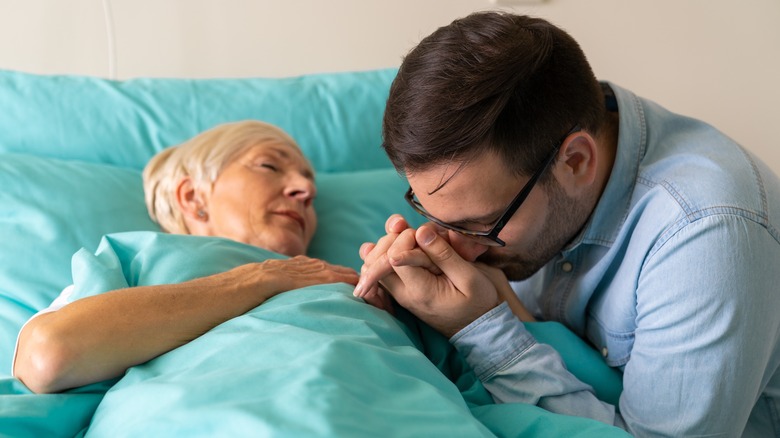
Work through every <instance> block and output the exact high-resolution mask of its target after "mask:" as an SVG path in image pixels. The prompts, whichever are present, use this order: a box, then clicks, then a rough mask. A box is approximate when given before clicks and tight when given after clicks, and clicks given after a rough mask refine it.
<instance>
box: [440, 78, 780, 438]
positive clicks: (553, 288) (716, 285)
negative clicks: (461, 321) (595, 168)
mask: <svg viewBox="0 0 780 438" xmlns="http://www.w3.org/2000/svg"><path fill="white" fill-rule="evenodd" d="M609 85H610V86H611V87H612V89H613V90H614V92H615V95H616V97H617V102H618V108H619V114H620V128H619V129H620V132H619V139H618V149H617V157H616V160H615V164H614V167H613V169H612V173H611V176H610V179H609V182H608V184H607V186H606V188H605V191H604V193H603V195H602V197H601V200H600V201H599V203H598V205H597V207H596V209H595V211H594V213H593V215H592V217H591V218H590V220H589V222H588V224H587V225H586V227H585V229H584V230H583V231H582V233H581V234H580V235H579V236H578V238H577V239H576V240H575V241H574V242H573V243H572V244H571V245H569V246H568V247H567V248H566V249H565V250H564V251H563V252H562V253H560V254H559V255H558V256H557V257H556V258H555V259H554V260H552V261H551V262H550V263H548V264H547V266H545V267H544V269H542V270H541V271H540V272H538V273H537V274H535V275H534V276H533V277H531V278H529V279H528V280H526V281H523V282H518V283H516V284H514V285H513V287H514V289H515V291H516V292H517V294H518V296H519V297H520V299H522V301H523V302H524V303H525V304H526V306H527V307H528V308H529V310H531V311H532V312H533V313H534V314H535V315H537V317H539V318H540V319H544V320H554V321H559V322H561V323H563V324H565V325H566V326H568V327H569V328H570V329H571V330H572V331H574V332H575V333H577V334H579V335H580V336H581V337H583V338H585V339H587V340H588V341H590V342H591V343H592V344H593V345H594V347H595V348H596V349H597V350H598V351H600V352H601V353H602V355H603V356H604V359H605V361H606V362H607V363H608V364H609V365H611V366H613V367H618V368H620V369H621V370H622V371H623V393H622V395H621V398H620V404H619V407H618V408H616V407H614V406H611V405H609V404H606V403H604V402H601V401H599V400H598V399H597V398H596V397H595V396H594V395H593V393H592V391H591V389H590V387H589V386H587V385H585V384H584V383H581V382H579V381H578V380H577V379H576V378H575V377H574V376H572V375H571V374H570V373H569V372H568V371H566V369H565V366H564V365H563V364H562V362H561V359H560V357H559V356H558V355H557V353H556V352H555V351H554V350H553V349H552V348H551V347H549V346H547V345H544V344H540V343H537V342H536V341H535V340H534V339H533V337H532V336H531V335H530V334H529V333H528V331H527V330H526V329H525V327H524V326H523V324H522V323H521V322H519V321H518V320H517V319H516V318H515V317H514V316H513V315H512V314H511V312H510V310H509V309H508V307H507V306H506V305H505V304H504V305H502V306H499V307H497V308H495V309H493V310H492V311H490V312H488V313H487V314H485V315H483V316H482V318H480V319H479V320H477V321H474V322H473V323H472V324H471V325H469V326H468V327H466V328H464V329H463V330H461V331H460V332H459V333H457V334H456V335H455V336H453V337H452V339H451V342H452V343H453V344H454V345H455V346H456V348H457V349H458V350H459V351H460V352H461V353H462V354H463V355H464V356H465V357H466V359H467V361H468V362H469V363H470V364H471V366H472V367H473V368H474V369H475V372H476V373H477V375H478V376H479V378H480V380H481V381H482V382H483V383H484V384H485V386H486V388H487V389H488V390H489V391H490V392H491V393H492V394H493V397H494V398H495V400H496V401H499V402H523V403H533V404H537V405H539V406H541V407H543V408H546V409H548V410H551V411H554V412H560V413H566V414H571V415H578V416H586V417H591V418H595V419H598V420H601V421H604V422H607V423H611V424H615V425H618V426H620V427H623V428H624V429H627V430H628V431H629V432H631V433H633V434H634V435H636V436H672V437H681V436H694V435H695V436H723V437H738V436H761V437H768V436H780V181H778V178H777V176H776V175H774V174H773V173H772V172H771V171H770V170H769V169H768V168H767V167H766V166H765V165H764V164H763V163H761V162H760V161H759V160H758V159H756V158H755V157H753V156H752V155H751V154H750V153H748V152H746V151H745V150H744V149H742V148H741V147H740V146H739V145H737V144H735V143H734V142H733V141H732V140H730V139H729V138H727V137H726V136H724V135H723V134H721V133H720V132H718V131H717V130H716V129H714V128H713V127H711V126H709V125H707V124H705V123H703V122H700V121H697V120H693V119H691V118H687V117H682V116H680V115H676V114H673V113H671V112H669V111H667V110H665V109H663V108H661V107H660V106H658V105H657V104H655V103H653V102H651V101H648V100H645V99H642V98H639V97H637V96H635V95H634V94H633V93H631V92H629V91H627V90H625V89H621V88H620V87H618V86H616V85H613V84H609Z"/></svg>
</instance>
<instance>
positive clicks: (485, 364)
mask: <svg viewBox="0 0 780 438" xmlns="http://www.w3.org/2000/svg"><path fill="white" fill-rule="evenodd" d="M450 342H451V343H452V345H454V346H455V348H456V349H457V350H458V352H460V354H461V355H463V357H464V358H465V359H466V362H468V364H469V365H470V366H471V367H472V368H473V369H474V373H476V375H477V378H478V379H480V380H481V381H485V380H487V379H489V378H490V377H492V376H493V374H495V373H496V372H497V371H499V370H501V369H502V368H504V367H505V366H507V365H509V364H510V363H511V362H514V361H516V360H517V358H518V356H520V355H522V354H523V353H524V352H525V351H526V350H528V349H529V348H531V347H532V346H533V345H534V344H536V340H535V339H534V337H533V336H532V335H531V333H529V332H528V330H526V328H525V325H523V323H522V322H521V321H520V320H519V319H517V317H516V316H515V314H514V313H512V310H511V309H510V308H509V305H508V304H507V303H506V302H504V303H501V304H500V305H499V306H496V307H495V308H493V309H492V310H490V311H489V312H487V313H485V314H484V315H482V316H481V317H479V318H478V319H476V320H475V321H474V322H472V323H471V324H469V325H467V326H466V327H464V328H463V329H462V330H461V331H459V332H458V333H455V335H454V336H453V337H451V338H450Z"/></svg>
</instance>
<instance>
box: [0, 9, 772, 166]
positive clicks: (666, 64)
mask: <svg viewBox="0 0 780 438" xmlns="http://www.w3.org/2000/svg"><path fill="white" fill-rule="evenodd" d="M496 7H497V6H496V5H495V4H494V3H492V2H491V0H392V1H381V2H380V1H379V0H329V1H322V0H282V1H273V2H272V1H266V0H0V68H5V69H15V70H24V71H29V72H36V73H71V74H87V75H95V76H104V77H114V78H119V79H124V78H130V77H137V76H157V77H197V78H200V77H246V76H290V75H299V74H305V73H314V72H329V71H345V70H363V69H372V68H381V67H390V66H397V65H398V64H399V63H400V61H401V58H402V56H403V55H404V54H405V53H406V52H407V51H408V50H409V49H411V47H413V46H414V44H415V43H416V42H417V41H419V40H420V38H422V37H423V36H425V35H427V34H428V33H430V32H431V31H433V30H434V29H435V28H437V27H439V26H441V25H444V24H447V23H449V22H450V21H451V20H452V19H454V18H456V17H459V16H462V15H465V14H467V13H469V12H472V11H476V10H484V9H494V8H496ZM505 8H509V9H513V10H515V11H518V12H527V13H531V14H534V15H539V16H542V17H544V18H547V19H549V20H550V21H553V22H554V23H557V24H559V25H560V26H562V27H564V28H565V29H567V30H568V31H569V32H570V33H571V34H572V35H573V36H574V37H575V38H576V39H578V40H579V41H580V43H581V44H582V46H583V48H584V49H585V51H586V53H588V55H589V57H590V60H591V62H592V64H593V67H594V69H595V71H596V74H597V75H598V76H599V77H600V78H604V79H609V80H612V81H614V82H616V83H618V84H620V85H623V86H626V87H629V88H631V89H633V90H634V91H635V92H637V93H638V94H640V95H644V96H646V97H650V98H652V99H654V100H656V101H657V102H659V103H661V104H663V105H665V106H667V107H668V108H670V109H672V110H674V111H678V112H682V113H685V114H688V115H692V116H695V117H698V118H700V119H703V120H706V121H708V122H710V123H712V124H714V125H716V126H718V127H720V128H721V129H722V130H723V131H725V132H726V133H727V134H729V135H731V136H732V137H734V138H735V139H737V140H738V141H740V142H741V143H743V144H744V145H745V146H746V147H747V148H748V149H751V150H753V151H754V152H755V153H757V154H758V155H759V156H760V157H762V158H763V159H764V160H765V161H767V162H768V163H769V164H770V166H772V167H773V168H774V169H775V171H776V172H777V173H780V147H778V145H779V143H780V142H778V140H776V139H775V137H774V132H775V131H776V129H775V127H776V126H777V125H780V82H779V81H778V79H777V78H780V1H778V0H742V1H739V2H738V1H736V0H653V1H649V0H648V1H643V2H640V1H638V0H589V1H583V0H547V1H546V2H540V1H530V2H526V4H522V5H517V6H511V7H506V6H505ZM106 12H109V14H106ZM107 15H108V16H109V19H108V20H106V16H107ZM110 35H111V36H113V37H110Z"/></svg>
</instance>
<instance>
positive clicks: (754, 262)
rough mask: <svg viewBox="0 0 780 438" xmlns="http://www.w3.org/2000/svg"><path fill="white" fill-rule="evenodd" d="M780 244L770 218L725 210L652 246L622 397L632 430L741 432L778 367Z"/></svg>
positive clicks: (707, 433) (706, 433) (673, 433)
mask: <svg viewBox="0 0 780 438" xmlns="http://www.w3.org/2000/svg"><path fill="white" fill-rule="evenodd" d="M779 249H780V246H778V245H777V241H776V240H775V239H774V238H772V236H771V235H769V233H768V232H767V230H766V228H765V227H763V226H762V225H761V224H759V223H757V222H755V221H753V220H750V219H748V218H746V217H744V216H741V215H735V214H721V215H711V216H707V217H704V218H700V219H698V220H696V221H694V222H691V223H689V224H687V225H685V226H684V227H681V228H680V230H679V231H677V232H676V233H674V234H673V235H671V236H670V237H669V238H668V239H667V240H665V241H662V242H659V243H658V244H657V245H656V247H655V248H654V251H653V252H651V253H650V254H649V255H648V258H647V260H646V261H645V264H644V266H643V268H642V273H641V274H640V276H639V279H638V283H637V294H636V309H637V314H636V321H637V328H636V333H635V340H634V347H633V349H632V351H631V358H630V360H629V361H628V363H627V364H626V367H625V369H624V374H623V393H622V396H621V401H620V412H621V415H622V416H623V418H624V420H625V421H626V423H627V424H628V425H629V426H630V431H631V432H632V433H634V434H636V435H638V436H647V435H659V434H663V435H666V436H692V435H696V436H740V435H742V433H743V431H744V430H745V426H746V424H747V422H748V418H749V417H750V415H751V411H752V410H753V406H754V405H755V404H756V400H758V399H759V398H760V396H761V393H762V391H763V388H764V387H765V386H766V384H767V381H768V380H769V379H770V378H771V373H773V372H774V371H775V370H776V369H777V362H776V360H777V359H776V355H777V353H776V352H775V351H774V350H775V349H776V345H777V336H778V332H779V327H778V325H780V321H779V320H778V318H777V315H778V310H780V295H779V294H777V285H778V282H780V275H778V269H777V268H776V266H777V263H776V261H777V260H780V253H779ZM769 260H774V261H775V263H774V266H775V268H774V269H773V268H771V266H772V265H773V264H772V263H767V261H769ZM773 361H775V362H773ZM726 413H727V414H726Z"/></svg>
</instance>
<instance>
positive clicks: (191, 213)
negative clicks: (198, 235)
mask: <svg viewBox="0 0 780 438" xmlns="http://www.w3.org/2000/svg"><path fill="white" fill-rule="evenodd" d="M176 204H177V207H178V208H179V211H181V214H182V216H183V217H184V223H185V224H187V227H188V228H190V229H191V228H192V227H191V225H190V224H191V223H193V222H206V221H207V220H208V211H207V210H206V203H205V199H204V196H203V193H201V191H200V190H198V189H197V188H196V187H195V184H194V183H193V181H192V178H191V177H189V176H185V177H182V178H181V179H180V180H179V183H178V184H177V185H176Z"/></svg>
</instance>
